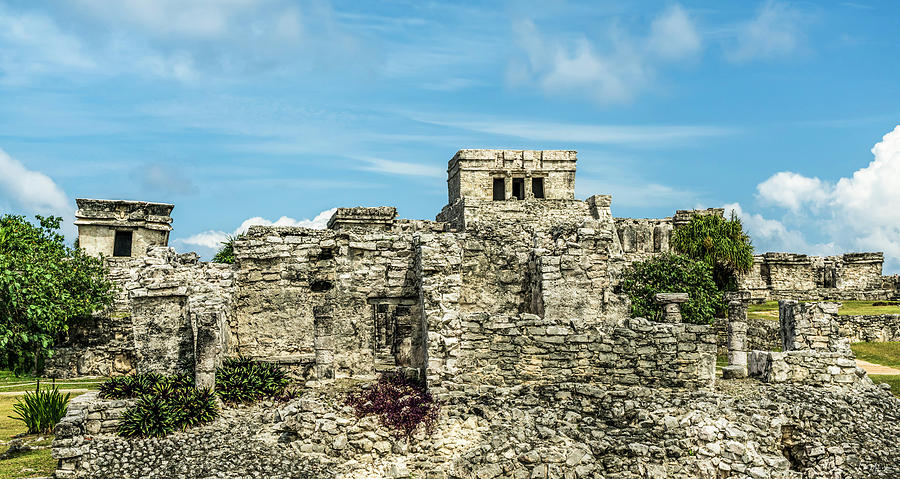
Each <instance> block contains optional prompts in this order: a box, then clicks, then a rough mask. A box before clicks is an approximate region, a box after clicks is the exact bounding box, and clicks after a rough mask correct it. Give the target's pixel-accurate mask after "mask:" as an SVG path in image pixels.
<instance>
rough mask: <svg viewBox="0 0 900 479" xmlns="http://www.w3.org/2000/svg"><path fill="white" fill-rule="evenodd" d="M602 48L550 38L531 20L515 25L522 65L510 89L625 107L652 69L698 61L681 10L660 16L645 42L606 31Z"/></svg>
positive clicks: (512, 74)
mask: <svg viewBox="0 0 900 479" xmlns="http://www.w3.org/2000/svg"><path fill="white" fill-rule="evenodd" d="M606 31H607V33H608V37H607V38H606V39H605V41H603V42H598V43H593V42H591V41H590V40H589V39H588V38H587V37H586V36H583V35H582V36H578V37H576V38H574V39H568V41H566V39H565V38H549V37H547V36H545V35H543V34H542V33H541V32H540V31H539V30H538V28H537V26H536V25H535V24H534V22H532V21H530V20H526V21H520V22H517V23H516V24H514V25H513V33H514V35H515V39H516V42H517V44H518V46H519V47H520V48H521V49H522V51H523V52H524V54H525V61H519V62H513V63H512V64H511V65H510V67H509V71H508V79H509V81H510V83H512V84H532V83H533V84H536V85H538V86H539V87H540V88H542V89H543V90H545V91H547V92H550V93H562V94H578V95H581V94H585V95H588V96H589V97H591V98H593V99H594V100H596V101H597V102H599V103H616V102H627V101H629V100H631V99H632V98H634V96H635V95H636V94H637V93H638V92H639V91H641V90H643V89H644V88H646V87H647V86H648V85H649V84H650V83H651V81H652V79H653V76H654V74H655V71H656V69H657V68H658V67H659V66H661V65H662V64H665V63H667V62H669V63H671V62H674V61H680V60H685V59H688V58H690V57H692V56H694V55H696V54H697V53H698V52H699V51H700V49H701V40H700V35H699V34H698V33H697V31H696V29H695V27H694V24H693V21H692V20H691V19H690V17H689V16H688V15H687V13H686V12H685V11H684V9H683V8H681V6H680V5H677V4H676V5H673V6H672V7H670V8H669V9H668V10H666V11H664V12H662V13H661V14H660V15H659V16H658V17H657V18H656V19H655V20H654V21H653V22H652V24H651V26H650V33H649V34H648V35H647V36H646V37H644V38H633V37H631V36H630V35H628V34H627V33H624V32H622V31H620V30H619V29H617V28H609V29H608V30H606Z"/></svg>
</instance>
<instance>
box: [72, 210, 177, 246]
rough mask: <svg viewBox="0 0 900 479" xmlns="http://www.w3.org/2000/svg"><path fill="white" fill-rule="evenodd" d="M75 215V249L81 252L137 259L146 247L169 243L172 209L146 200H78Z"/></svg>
mask: <svg viewBox="0 0 900 479" xmlns="http://www.w3.org/2000/svg"><path fill="white" fill-rule="evenodd" d="M75 202H76V203H77V204H78V211H76V212H75V226H77V227H78V246H79V247H80V248H81V249H83V250H84V252H85V253H87V254H89V255H93V256H100V255H103V256H105V257H107V258H138V257H141V256H144V255H145V254H146V251H147V248H148V247H150V246H166V245H168V244H169V232H170V231H172V226H171V223H172V217H171V216H169V215H171V214H172V208H174V205H169V204H165V203H148V202H146V201H124V200H92V199H85V198H79V199H76V200H75Z"/></svg>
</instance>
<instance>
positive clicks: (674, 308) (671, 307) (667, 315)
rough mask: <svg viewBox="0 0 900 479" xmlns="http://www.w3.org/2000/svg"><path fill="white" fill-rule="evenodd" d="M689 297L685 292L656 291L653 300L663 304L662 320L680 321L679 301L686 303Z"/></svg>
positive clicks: (668, 321)
mask: <svg viewBox="0 0 900 479" xmlns="http://www.w3.org/2000/svg"><path fill="white" fill-rule="evenodd" d="M688 299H689V296H688V294H687V293H656V296H655V297H654V300H655V301H656V304H661V305H662V306H663V318H662V320H663V322H665V323H680V322H681V303H686V302H687V300H688Z"/></svg>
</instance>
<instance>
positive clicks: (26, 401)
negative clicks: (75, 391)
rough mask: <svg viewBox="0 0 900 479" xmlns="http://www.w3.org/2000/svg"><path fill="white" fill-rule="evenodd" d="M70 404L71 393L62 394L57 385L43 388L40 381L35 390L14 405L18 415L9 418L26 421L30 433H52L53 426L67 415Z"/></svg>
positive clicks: (14, 410)
mask: <svg viewBox="0 0 900 479" xmlns="http://www.w3.org/2000/svg"><path fill="white" fill-rule="evenodd" d="M68 405H69V393H66V394H65V395H63V394H61V393H60V392H59V388H57V387H56V385H54V386H53V387H52V388H50V389H44V390H41V383H40V381H38V384H37V388H36V389H35V391H34V392H31V391H29V392H27V393H25V396H23V397H21V398H19V399H18V400H17V401H16V404H15V405H13V412H14V413H15V414H16V415H15V416H9V418H11V419H15V420H17V421H22V422H23V423H25V427H26V428H27V429H28V434H50V433H52V432H53V426H56V423H58V422H59V420H60V419H62V418H63V416H65V415H66V408H67V407H68Z"/></svg>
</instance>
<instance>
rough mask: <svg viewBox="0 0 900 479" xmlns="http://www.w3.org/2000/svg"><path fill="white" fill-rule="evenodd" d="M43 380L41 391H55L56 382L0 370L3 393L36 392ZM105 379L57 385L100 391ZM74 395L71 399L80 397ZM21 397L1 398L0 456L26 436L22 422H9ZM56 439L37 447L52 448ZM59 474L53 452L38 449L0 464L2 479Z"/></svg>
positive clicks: (84, 379)
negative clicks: (10, 445) (12, 443)
mask: <svg viewBox="0 0 900 479" xmlns="http://www.w3.org/2000/svg"><path fill="white" fill-rule="evenodd" d="M39 379H40V385H41V389H49V388H52V387H53V384H54V381H53V380H51V379H46V378H36V377H34V376H30V375H21V376H16V375H14V374H13V373H12V372H10V371H2V370H0V393H9V392H21V391H34V389H35V387H37V382H38V380H39ZM103 381H104V378H79V379H65V380H59V381H56V382H55V384H56V386H57V387H59V388H60V389H91V390H93V389H97V388H98V387H99V386H100V384H101V383H102V382H103ZM77 395H78V394H77V393H74V394H72V397H74V396H77ZM19 397H21V396H19V395H5V394H4V395H0V452H3V451H6V449H7V443H8V442H9V441H10V439H12V438H13V437H15V436H17V435H19V434H23V433H24V432H25V425H24V424H22V422H21V421H17V420H15V419H12V418H10V417H9V416H12V415H13V405H14V404H15V403H16V401H17V400H18V398H19ZM38 437H39V436H27V437H26V438H25V440H26V442H31V441H33V440H36V439H37V438H38ZM52 441H53V436H52V435H50V436H43V439H42V440H41V441H38V442H36V443H35V444H34V445H38V446H43V445H47V446H49V445H50V443H51V442H52ZM54 470H56V460H55V459H53V457H51V455H50V449H39V450H36V451H27V452H23V453H21V454H17V455H15V456H13V457H10V458H7V459H5V460H2V461H0V479H19V478H30V477H46V476H50V475H52V474H53V471H54Z"/></svg>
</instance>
